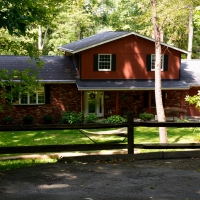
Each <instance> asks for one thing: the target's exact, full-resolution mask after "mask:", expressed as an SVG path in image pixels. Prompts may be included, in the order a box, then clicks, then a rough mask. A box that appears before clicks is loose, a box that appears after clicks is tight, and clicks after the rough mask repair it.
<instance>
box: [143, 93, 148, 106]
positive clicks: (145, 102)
mask: <svg viewBox="0 0 200 200" xmlns="http://www.w3.org/2000/svg"><path fill="white" fill-rule="evenodd" d="M143 97H144V100H143V102H144V108H148V102H149V92H148V91H144V96H143Z"/></svg>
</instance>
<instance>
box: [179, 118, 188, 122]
mask: <svg viewBox="0 0 200 200" xmlns="http://www.w3.org/2000/svg"><path fill="white" fill-rule="evenodd" d="M177 122H190V121H189V119H187V118H183V119H178V120H177Z"/></svg>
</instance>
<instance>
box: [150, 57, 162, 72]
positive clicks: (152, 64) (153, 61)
mask: <svg viewBox="0 0 200 200" xmlns="http://www.w3.org/2000/svg"><path fill="white" fill-rule="evenodd" d="M155 61H156V55H155V54H152V55H151V71H155ZM163 66H164V55H162V56H161V71H163Z"/></svg>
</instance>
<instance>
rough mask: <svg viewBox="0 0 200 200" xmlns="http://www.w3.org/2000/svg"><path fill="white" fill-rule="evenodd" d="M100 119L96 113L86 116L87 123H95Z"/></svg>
mask: <svg viewBox="0 0 200 200" xmlns="http://www.w3.org/2000/svg"><path fill="white" fill-rule="evenodd" d="M97 119H98V117H97V115H96V114H94V113H91V114H88V115H86V116H85V123H94V122H96V121H97Z"/></svg>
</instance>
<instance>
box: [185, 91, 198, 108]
mask: <svg viewBox="0 0 200 200" xmlns="http://www.w3.org/2000/svg"><path fill="white" fill-rule="evenodd" d="M185 100H186V101H188V102H189V104H196V108H197V109H198V110H199V111H200V90H199V91H198V94H197V95H194V96H189V95H187V96H186V97H185Z"/></svg>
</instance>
